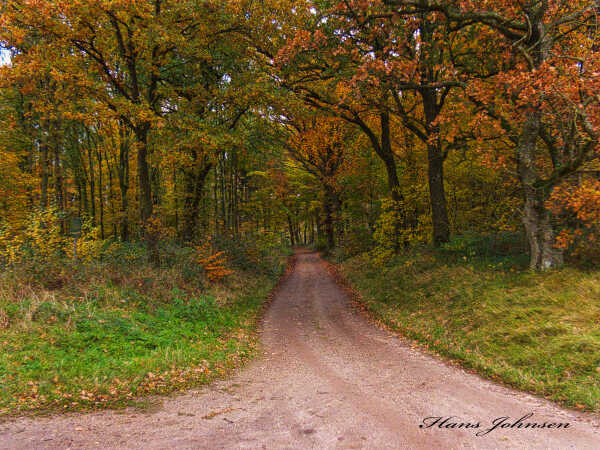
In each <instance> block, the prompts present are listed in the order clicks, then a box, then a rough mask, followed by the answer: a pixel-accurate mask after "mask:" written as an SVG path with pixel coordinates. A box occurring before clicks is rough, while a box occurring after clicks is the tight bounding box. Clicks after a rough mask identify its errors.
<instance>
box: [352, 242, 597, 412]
mask: <svg viewBox="0 0 600 450" xmlns="http://www.w3.org/2000/svg"><path fill="white" fill-rule="evenodd" d="M500 241H501V239H493V240H490V238H477V237H474V236H470V237H466V238H465V237H463V238H455V239H454V240H453V241H452V242H451V243H450V244H448V245H447V246H445V248H444V249H442V250H428V249H415V250H413V251H409V252H407V253H406V254H404V255H402V256H397V257H394V258H391V259H389V260H387V261H386V262H385V263H378V264H373V259H372V254H371V255H370V254H363V255H361V256H356V257H354V258H351V259H349V260H347V261H345V262H344V263H343V264H342V265H341V272H342V274H343V275H344V277H345V278H346V279H348V280H352V285H353V287H354V288H355V289H356V291H357V293H358V294H359V298H360V301H361V303H362V304H363V305H364V306H365V308H366V309H367V310H368V311H369V312H370V313H372V315H373V316H374V318H375V319H377V320H378V321H380V322H382V323H383V324H385V325H386V326H387V327H389V328H390V329H392V330H395V331H398V332H400V333H401V334H402V335H404V336H406V337H408V338H410V339H413V340H416V341H418V342H420V343H422V344H424V345H425V346H426V347H427V348H428V349H430V350H432V351H434V352H436V353H438V354H440V355H443V356H446V357H449V358H451V359H453V360H457V361H459V362H460V363H461V364H462V365H463V366H465V367H467V368H471V369H475V370H476V371H477V372H478V373H480V374H482V375H485V376H488V377H491V378H493V379H496V380H501V381H503V382H505V383H507V384H509V385H512V386H515V387H517V388H520V389H524V390H527V391H530V392H533V393H536V394H540V395H543V396H544V397H547V398H550V399H552V400H555V401H558V402H560V403H562V404H564V405H566V406H569V407H575V408H579V409H587V410H594V411H599V410H600V322H599V319H600V270H598V269H585V268H578V267H576V266H574V265H571V266H567V267H564V268H562V269H560V270H555V271H552V272H549V273H545V274H541V273H539V272H532V271H530V270H527V268H526V267H527V260H526V258H525V259H524V258H522V257H521V258H519V257H516V256H515V255H510V254H507V253H502V251H503V250H504V251H506V250H507V249H510V248H512V249H514V248H515V247H518V245H516V244H515V243H514V242H511V245H509V246H505V247H503V246H501V247H502V248H503V250H502V248H495V247H494V242H496V243H498V242H500Z"/></svg>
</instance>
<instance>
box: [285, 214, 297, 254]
mask: <svg viewBox="0 0 600 450" xmlns="http://www.w3.org/2000/svg"><path fill="white" fill-rule="evenodd" d="M287 221H288V228H289V232H290V242H291V243H292V247H295V246H296V240H295V239H296V236H295V234H294V224H293V223H292V217H291V216H290V215H289V214H288V215H287Z"/></svg>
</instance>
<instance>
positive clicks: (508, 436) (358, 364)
mask: <svg viewBox="0 0 600 450" xmlns="http://www.w3.org/2000/svg"><path fill="white" fill-rule="evenodd" d="M296 256H297V261H296V266H295V269H294V271H293V272H292V273H291V274H290V275H289V277H288V278H287V279H286V280H285V281H284V282H283V283H282V284H281V286H280V288H279V289H278V291H277V292H276V294H275V297H274V299H273V303H272V305H271V306H270V308H269V309H268V311H267V312H266V314H265V317H264V322H263V325H262V336H261V337H262V343H263V350H264V354H263V356H262V357H261V358H259V359H257V360H255V361H254V362H252V363H251V364H250V365H248V366H247V367H246V368H245V369H243V370H241V371H240V372H239V373H238V374H237V375H235V376H234V377H232V378H230V379H228V380H225V381H220V382H217V383H215V384H212V385H210V386H207V387H204V388H201V389H198V390H195V391H190V392H188V393H186V394H183V395H179V396H175V397H170V398H166V399H163V400H162V404H161V405H160V406H159V407H157V408H153V409H151V410H148V411H139V410H135V409H128V410H124V411H102V412H94V413H89V414H65V415H57V416H53V417H47V418H40V417H37V418H16V419H12V420H11V421H9V422H5V423H3V424H0V447H2V448H22V449H32V448H36V449H44V448H48V449H54V448H61V449H63V448H72V449H75V448H103V449H107V448H144V449H152V448H165V449H167V448H168V449H171V448H210V449H218V448H252V449H254V448H269V449H270V448H301V449H309V448H315V449H325V448H327V449H329V448H340V449H346V448H376V449H384V448H416V449H418V448H423V449H435V448H455V449H456V448H528V449H533V448H544V449H546V448H561V449H565V448H577V449H586V448H589V449H597V448H600V418H599V417H598V416H597V415H594V414H587V413H579V412H574V411H569V410H565V409H562V408H560V407H558V406H557V405H555V404H553V403H551V402H548V401H546V400H544V399H541V398H538V397H535V396H532V395H529V394H526V393H523V392H519V391H515V390H512V389H509V388H507V387H504V386H501V385H499V384H496V383H493V382H491V381H488V380H485V379H483V378H481V377H479V376H477V375H474V374H472V373H468V372H467V371H464V370H462V369H460V368H458V367H455V366H453V365H450V364H448V363H446V362H443V361H441V360H439V359H437V358H435V357H433V356H431V355H428V354H426V353H424V352H422V351H421V350H419V349H418V348H413V346H411V344H410V342H408V341H406V340H404V339H402V338H400V337H398V336H395V335H393V334H391V333H389V332H387V331H384V330H382V329H379V328H377V327H375V326H373V325H372V324H370V323H369V322H368V321H367V320H366V319H365V318H364V317H363V316H362V315H361V314H360V313H358V312H356V311H355V309H354V308H352V307H351V304H350V300H349V299H348V296H347V295H346V294H345V293H344V291H343V290H342V289H340V288H339V287H338V285H337V284H336V282H335V281H334V280H333V278H331V276H330V275H329V274H328V271H327V269H326V266H325V263H324V262H323V261H322V260H321V259H320V258H319V256H318V255H317V254H315V253H310V252H299V253H298V254H297V255H296ZM529 413H533V416H532V417H531V418H529V419H526V420H525V421H524V422H525V423H526V422H536V423H538V424H541V423H543V422H552V423H568V424H569V427H568V428H536V429H532V428H523V427H521V428H518V424H517V425H515V426H513V427H512V428H498V429H496V430H494V431H491V432H490V433H488V434H486V435H485V436H477V435H476V434H477V433H478V432H481V431H484V430H486V429H488V428H490V427H491V426H492V425H491V424H492V421H493V420H495V419H496V418H499V417H509V418H510V419H507V420H506V422H503V423H505V424H514V422H515V421H516V420H517V419H519V418H521V417H523V416H525V415H527V414H529ZM449 416H452V417H453V418H452V419H450V420H448V421H446V422H445V424H444V425H442V427H441V428H440V427H439V426H438V425H435V426H433V427H431V428H427V427H420V426H419V425H422V424H423V421H424V420H425V419H426V418H428V417H443V418H446V417H449ZM433 420H434V419H427V420H426V423H431V422H432V421H433ZM453 423H455V424H459V423H465V424H466V423H470V424H471V425H476V424H477V423H479V428H465V427H464V426H463V427H461V428H458V425H456V426H455V427H448V428H447V427H446V426H450V425H451V424H453Z"/></svg>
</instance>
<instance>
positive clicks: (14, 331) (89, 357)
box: [0, 246, 283, 414]
mask: <svg viewBox="0 0 600 450" xmlns="http://www.w3.org/2000/svg"><path fill="white" fill-rule="evenodd" d="M126 248H127V247H125V246H123V247H122V249H123V250H124V251H125V249H126ZM129 249H130V250H133V251H134V254H135V251H136V250H137V248H136V247H135V246H131V247H129ZM169 251H170V256H169V258H168V262H169V264H172V265H169V266H165V267H163V268H162V269H161V268H155V267H152V266H148V265H142V264H140V263H139V261H140V260H141V261H144V262H145V258H141V259H140V260H138V263H136V264H133V263H132V262H131V261H132V260H130V259H127V258H126V261H129V263H128V265H126V266H123V267H119V266H112V265H109V264H108V263H107V262H106V261H105V262H103V263H102V264H100V263H98V262H94V263H86V262H83V261H82V262H80V263H79V264H78V266H77V267H76V266H74V265H69V266H68V267H66V270H65V271H64V272H56V274H55V275H48V273H43V274H38V275H37V276H38V277H39V278H37V279H36V278H34V277H33V276H32V273H31V271H30V270H29V269H28V268H27V272H26V273H27V274H28V278H25V279H23V277H20V276H19V274H18V273H17V272H15V271H16V270H17V268H13V270H12V271H10V272H5V273H4V274H2V277H1V278H0V283H1V284H0V342H1V343H2V346H3V350H4V351H3V352H2V354H1V355H0V384H1V385H2V386H3V389H2V390H0V413H1V414H8V413H15V412H23V411H29V410H35V411H39V410H46V409H56V408H61V409H63V410H65V409H90V408H105V407H118V406H123V405H128V404H132V403H134V402H135V401H136V400H135V399H136V398H138V397H139V396H140V395H145V394H154V393H167V392H171V391H174V390H179V389H183V388H186V387H189V386H193V385H197V384H202V383H206V382H208V381H210V380H211V379H213V378H214V377H217V376H222V375H223V374H224V373H225V372H226V371H227V370H229V369H230V368H232V367H234V366H236V365H238V364H239V363H240V362H241V361H242V360H245V359H246V358H248V357H249V356H250V354H251V353H252V351H253V348H254V338H253V334H252V330H254V327H255V326H256V319H257V316H258V313H259V311H260V308H261V306H262V304H263V302H264V300H265V299H266V297H267V294H268V293H269V291H270V290H271V289H272V287H273V285H274V283H275V280H276V278H277V276H278V275H279V274H280V273H281V271H282V267H283V266H282V264H281V263H282V262H283V260H281V259H279V260H278V264H279V265H278V266H277V267H276V266H275V263H274V262H271V264H272V265H271V266H270V267H269V268H270V271H269V272H266V271H264V270H259V271H256V270H255V271H252V272H242V271H236V274H235V275H233V276H232V277H231V278H230V279H228V281H227V283H226V284H221V285H219V286H218V287H213V288H205V287H204V286H205V285H207V283H205V282H203V281H202V274H198V273H182V269H183V268H184V267H188V268H189V267H192V266H194V265H193V264H192V263H191V262H190V260H189V257H190V256H189V255H190V254H191V251H190V249H185V248H184V249H179V250H177V249H175V247H174V246H171V247H170V249H169ZM125 254H127V252H125ZM278 254H279V253H278ZM75 268H77V270H75ZM190 270H192V269H190ZM54 278H55V279H56V280H58V282H57V283H55V285H54V286H52V290H49V289H48V286H47V283H48V280H49V279H54Z"/></svg>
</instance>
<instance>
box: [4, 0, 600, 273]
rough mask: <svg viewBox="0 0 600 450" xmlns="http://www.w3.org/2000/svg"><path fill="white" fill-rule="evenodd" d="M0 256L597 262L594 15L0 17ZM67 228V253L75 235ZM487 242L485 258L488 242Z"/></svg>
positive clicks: (546, 8)
mask: <svg viewBox="0 0 600 450" xmlns="http://www.w3.org/2000/svg"><path fill="white" fill-rule="evenodd" d="M0 8H1V9H0V11H1V19H0V44H1V46H2V49H3V50H2V66H1V68H0V72H1V75H0V118H1V119H0V120H1V122H0V123H1V124H2V126H1V128H0V153H1V162H0V192H1V193H0V198H1V203H0V219H1V224H0V226H1V229H0V254H1V258H2V264H3V265H4V266H10V265H18V264H19V263H21V262H23V261H24V260H32V259H34V260H36V261H45V260H48V259H52V258H54V259H56V258H58V259H60V258H72V257H74V255H73V251H74V249H73V246H74V244H73V239H74V238H75V237H79V234H81V237H79V239H78V241H77V242H76V244H75V245H76V246H77V249H76V250H77V252H78V255H77V257H78V258H92V259H93V258H104V257H108V256H109V254H110V252H111V251H114V249H115V248H117V247H118V246H119V245H125V244H126V243H128V242H140V243H143V244H144V246H145V248H146V249H147V251H148V258H149V259H150V260H151V261H153V262H154V264H160V263H161V259H162V252H163V251H164V246H165V243H166V242H172V243H177V245H184V246H195V245H200V244H203V243H206V242H211V243H212V244H211V245H212V246H213V249H212V250H213V251H217V250H220V249H221V248H225V247H227V245H230V244H231V242H238V241H251V242H255V243H258V245H260V246H263V247H264V246H268V245H282V244H284V245H285V244H291V245H293V246H307V245H314V246H315V247H317V248H319V249H322V250H328V251H331V252H338V254H339V255H348V256H350V255H355V254H359V253H363V252H366V251H373V255H374V256H375V257H376V258H384V259H385V258H386V257H388V256H391V255H394V254H398V253H401V252H404V251H406V249H408V248H409V247H415V246H422V245H433V246H435V247H446V248H449V247H452V246H453V245H454V246H460V245H462V243H464V241H465V240H468V239H474V237H473V236H492V237H493V239H492V240H493V241H494V242H496V241H497V242H500V243H501V244H502V245H504V246H507V247H510V249H511V250H512V251H517V252H520V253H521V254H522V255H525V256H526V258H528V260H529V266H530V267H531V268H532V269H537V270H545V269H550V268H553V267H556V266H559V265H562V264H563V263H564V260H565V256H568V257H570V258H572V259H573V260H577V261H585V262H593V261H595V259H596V258H597V257H598V256H600V252H599V250H600V247H599V246H598V244H597V238H598V231H599V230H598V217H599V215H600V166H599V165H598V163H597V158H598V155H599V154H600V144H599V141H598V138H599V135H600V96H599V92H600V46H599V44H598V42H600V36H599V28H598V26H599V22H598V14H600V2H598V1H592V0H569V1H565V0H527V1H512V0H497V1H493V2H490V1H487V0H465V1H461V2H455V1H445V0H371V1H365V0H345V1H329V0H314V1H310V0H306V1H304V0H300V1H285V0H265V1H252V0H227V1H221V0H219V1H216V0H206V1H198V0H194V1H189V0H178V1H171V0H110V1H109V0H93V1H88V0H86V1H79V0H77V1H74V0H70V1H60V0H56V1H52V0H5V1H2V2H0ZM80 225H81V228H82V231H81V233H79V228H80ZM496 238H497V239H496Z"/></svg>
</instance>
